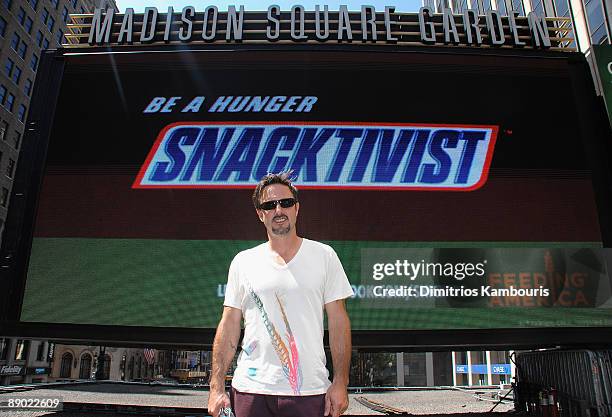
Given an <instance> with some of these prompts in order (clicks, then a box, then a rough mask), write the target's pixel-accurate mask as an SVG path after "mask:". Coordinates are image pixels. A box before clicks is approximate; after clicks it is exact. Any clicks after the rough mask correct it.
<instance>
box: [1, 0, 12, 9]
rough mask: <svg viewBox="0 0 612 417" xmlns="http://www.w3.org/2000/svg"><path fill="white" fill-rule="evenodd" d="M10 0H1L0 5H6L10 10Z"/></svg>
mask: <svg viewBox="0 0 612 417" xmlns="http://www.w3.org/2000/svg"><path fill="white" fill-rule="evenodd" d="M11 3H12V0H2V5H3V6H4V7H6V8H7V9H8V10H11Z"/></svg>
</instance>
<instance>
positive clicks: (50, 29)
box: [47, 16, 55, 33]
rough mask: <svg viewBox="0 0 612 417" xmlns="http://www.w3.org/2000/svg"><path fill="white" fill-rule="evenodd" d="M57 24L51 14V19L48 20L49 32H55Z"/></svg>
mask: <svg viewBox="0 0 612 417" xmlns="http://www.w3.org/2000/svg"><path fill="white" fill-rule="evenodd" d="M54 25H55V19H54V18H53V17H51V16H49V20H47V29H49V32H51V33H53V26H54Z"/></svg>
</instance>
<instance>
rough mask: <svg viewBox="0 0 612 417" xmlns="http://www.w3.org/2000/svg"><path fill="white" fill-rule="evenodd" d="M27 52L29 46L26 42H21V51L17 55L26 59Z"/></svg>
mask: <svg viewBox="0 0 612 417" xmlns="http://www.w3.org/2000/svg"><path fill="white" fill-rule="evenodd" d="M27 52H28V45H27V44H26V43H25V42H24V41H21V42H20V43H19V49H18V50H17V55H19V56H20V57H21V59H25V57H26V53H27Z"/></svg>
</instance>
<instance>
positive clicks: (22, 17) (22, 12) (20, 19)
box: [17, 7, 26, 25]
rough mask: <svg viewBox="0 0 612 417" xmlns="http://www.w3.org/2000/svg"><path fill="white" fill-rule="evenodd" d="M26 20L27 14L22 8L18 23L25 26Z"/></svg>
mask: <svg viewBox="0 0 612 417" xmlns="http://www.w3.org/2000/svg"><path fill="white" fill-rule="evenodd" d="M25 18H26V12H25V10H23V7H20V8H19V11H18V12H17V21H18V22H19V24H20V25H23V23H24V22H25Z"/></svg>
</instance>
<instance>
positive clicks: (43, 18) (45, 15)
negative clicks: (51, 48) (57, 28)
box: [40, 7, 49, 25]
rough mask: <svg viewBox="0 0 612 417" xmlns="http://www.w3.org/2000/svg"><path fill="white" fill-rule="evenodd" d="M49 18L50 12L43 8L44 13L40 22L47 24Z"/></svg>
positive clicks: (41, 13)
mask: <svg viewBox="0 0 612 417" xmlns="http://www.w3.org/2000/svg"><path fill="white" fill-rule="evenodd" d="M48 18H49V10H47V9H46V8H44V7H43V10H42V12H40V21H41V22H42V24H43V25H46V24H47V19H48Z"/></svg>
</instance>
